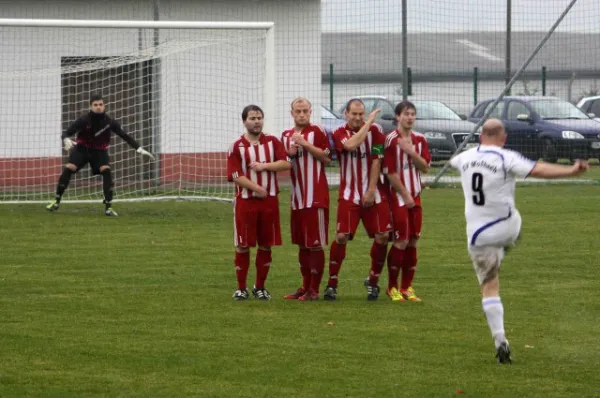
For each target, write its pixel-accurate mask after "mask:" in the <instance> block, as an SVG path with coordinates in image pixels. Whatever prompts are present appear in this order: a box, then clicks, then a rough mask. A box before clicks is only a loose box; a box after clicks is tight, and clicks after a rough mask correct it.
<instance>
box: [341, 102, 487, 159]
mask: <svg viewBox="0 0 600 398" xmlns="http://www.w3.org/2000/svg"><path fill="white" fill-rule="evenodd" d="M354 98H359V99H360V100H361V101H363V103H364V104H365V108H366V109H365V113H366V114H367V115H368V114H369V113H370V112H371V111H372V110H374V109H381V112H380V113H379V116H378V118H377V120H376V122H377V123H379V124H380V125H381V127H382V128H383V130H384V132H385V133H386V134H388V133H390V132H391V131H393V130H395V129H396V127H397V123H396V119H395V117H394V109H395V107H396V104H397V103H398V102H400V101H401V99H390V98H387V97H382V96H375V95H368V96H357V97H354ZM411 102H412V103H414V104H415V107H416V108H417V121H416V123H415V125H414V130H415V131H418V132H420V133H422V134H423V135H425V138H426V139H427V143H428V144H429V150H430V152H431V157H432V159H433V160H447V159H450V157H451V156H452V155H453V154H454V153H455V152H456V150H457V148H458V146H459V145H460V144H461V143H462V142H463V141H464V140H465V139H466V138H467V137H468V136H469V134H471V132H472V131H473V129H474V128H475V123H472V122H469V121H466V120H463V119H466V116H462V117H461V116H460V115H458V114H457V113H456V112H454V111H453V110H452V109H450V108H449V107H448V106H447V105H446V104H444V103H443V102H440V101H428V100H411ZM344 108H345V105H344V107H343V108H341V110H342V111H343V109H344ZM478 144H479V134H478V133H475V134H474V135H473V136H472V137H471V139H470V140H469V142H468V143H467V144H466V145H465V149H468V148H471V147H473V146H477V145H478Z"/></svg>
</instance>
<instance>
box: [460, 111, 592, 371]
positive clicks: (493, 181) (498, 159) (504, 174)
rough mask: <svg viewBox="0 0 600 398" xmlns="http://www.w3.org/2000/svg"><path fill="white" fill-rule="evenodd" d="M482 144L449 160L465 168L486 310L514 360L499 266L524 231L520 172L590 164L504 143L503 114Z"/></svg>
mask: <svg viewBox="0 0 600 398" xmlns="http://www.w3.org/2000/svg"><path fill="white" fill-rule="evenodd" d="M480 140H481V145H480V146H479V147H477V148H473V149H470V150H468V151H465V152H462V153H460V154H459V155H456V156H455V157H453V158H452V159H451V160H450V164H451V165H452V167H454V168H456V169H458V171H460V174H461V184H462V188H463V192H464V195H465V217H466V221H467V240H468V250H469V254H470V256H471V261H472V262H473V267H474V268H475V273H476V274H477V279H478V280H479V285H480V287H481V295H482V305H483V311H484V312H485V315H486V318H487V321H488V325H489V327H490V331H491V333H492V337H493V338H494V344H495V346H496V357H497V358H498V361H499V362H500V363H504V364H508V363H511V362H512V360H511V357H510V348H509V344H508V340H507V339H506V334H505V331H504V308H503V306H502V301H501V300H500V286H499V277H498V272H499V270H500V265H501V262H502V259H503V257H504V251H505V249H506V248H508V247H510V246H513V245H514V244H515V243H516V241H517V238H518V237H519V233H520V231H521V216H520V214H519V212H518V211H517V208H516V207H515V187H516V177H523V178H524V177H528V176H533V177H538V178H556V177H569V176H576V175H579V174H581V173H583V172H585V171H586V170H587V169H588V164H587V162H585V161H581V160H577V161H576V162H575V164H574V165H573V166H561V165H554V164H549V163H538V162H534V161H532V160H529V159H526V158H525V157H523V156H522V155H521V154H519V153H518V152H515V151H512V150H509V149H504V148H503V146H504V143H505V142H506V131H505V130H504V125H503V124H502V122H501V121H500V120H497V119H489V120H487V121H486V122H485V123H484V124H483V128H482V132H481V137H480Z"/></svg>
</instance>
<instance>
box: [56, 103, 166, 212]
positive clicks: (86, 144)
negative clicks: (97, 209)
mask: <svg viewBox="0 0 600 398" xmlns="http://www.w3.org/2000/svg"><path fill="white" fill-rule="evenodd" d="M112 133H115V134H116V135H118V136H119V137H121V138H122V139H123V140H125V141H126V142H127V143H128V144H129V145H130V146H131V147H133V148H135V149H136V150H137V152H138V153H139V154H141V155H143V156H148V157H149V158H150V159H152V160H154V156H153V155H152V154H151V153H150V152H148V151H146V150H145V149H143V148H142V147H141V146H140V144H138V142H137V141H136V140H135V139H133V137H131V136H129V135H128V134H127V133H125V132H124V131H123V129H122V128H121V125H120V124H119V123H118V122H117V121H116V120H113V119H111V118H110V117H109V116H108V115H107V114H106V113H105V112H104V99H103V98H102V96H100V95H92V96H91V98H90V111H89V112H88V113H87V114H85V115H82V116H80V117H79V118H77V120H75V122H73V123H72V124H71V125H70V126H69V128H68V129H67V130H66V131H65V132H64V133H63V134H62V136H61V138H62V141H63V144H64V149H65V150H66V151H67V152H70V154H69V160H68V161H67V165H66V166H65V168H64V169H63V171H62V173H61V175H60V177H59V178H58V184H57V186H56V199H55V200H54V201H52V203H50V204H49V205H47V206H46V209H47V210H48V211H56V210H58V208H59V206H60V200H61V198H62V196H63V194H64V193H65V190H66V189H67V186H68V185H69V181H71V177H72V176H73V174H75V173H77V172H78V171H79V170H81V168H82V167H85V165H86V164H88V163H89V164H90V167H91V169H92V172H93V173H94V175H98V174H101V175H102V180H103V181H102V182H103V184H102V188H103V191H104V201H103V203H104V205H105V210H104V214H106V215H107V216H113V217H115V216H117V213H116V212H115V211H114V210H113V209H112V207H111V206H112V200H113V189H114V182H113V175H112V171H111V169H110V165H109V161H108V146H109V145H110V138H111V134H112ZM75 134H77V138H76V139H75V140H72V139H71V138H70V137H72V136H74V135H75Z"/></svg>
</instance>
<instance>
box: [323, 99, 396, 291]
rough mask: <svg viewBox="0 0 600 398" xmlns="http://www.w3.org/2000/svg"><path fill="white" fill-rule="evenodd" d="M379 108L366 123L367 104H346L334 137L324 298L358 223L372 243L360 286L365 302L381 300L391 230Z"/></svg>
mask: <svg viewBox="0 0 600 398" xmlns="http://www.w3.org/2000/svg"><path fill="white" fill-rule="evenodd" d="M379 112H380V111H379V110H378V109H377V110H374V111H373V112H371V114H370V115H369V117H368V118H367V120H365V106H364V104H363V102H362V101H361V100H360V99H352V100H350V101H349V102H348V103H347V105H346V109H345V111H344V115H345V117H346V120H347V123H346V124H345V125H344V126H341V127H339V128H338V129H337V130H336V131H335V132H334V133H333V141H334V145H335V150H336V152H337V154H338V159H339V162H340V187H339V195H338V207H337V222H336V237H335V240H334V241H333V242H332V243H331V248H330V252H329V280H328V281H327V287H326V289H325V294H324V298H325V299H326V300H336V298H337V295H338V282H339V273H340V269H341V266H342V263H343V261H344V259H345V257H346V245H347V243H348V241H349V240H352V239H353V237H354V235H355V233H356V230H357V228H358V224H359V223H360V222H362V224H363V226H364V227H365V230H366V231H367V234H368V236H369V237H370V238H371V239H373V243H372V245H371V250H370V257H371V270H370V274H369V277H368V278H367V280H366V281H365V283H364V285H365V286H366V288H367V300H377V298H378V297H379V285H378V283H379V275H380V274H381V270H382V269H383V266H384V264H385V258H386V254H387V243H388V236H389V232H390V231H391V217H390V208H389V203H388V200H387V196H388V194H387V186H386V184H384V180H383V176H381V160H382V159H383V147H384V142H385V137H384V135H383V130H382V128H381V126H379V125H378V124H376V123H375V119H376V118H377V115H378V114H379Z"/></svg>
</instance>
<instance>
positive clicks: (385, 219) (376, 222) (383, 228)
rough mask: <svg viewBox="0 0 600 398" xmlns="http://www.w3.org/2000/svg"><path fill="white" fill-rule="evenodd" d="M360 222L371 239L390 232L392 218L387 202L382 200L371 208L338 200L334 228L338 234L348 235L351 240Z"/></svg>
mask: <svg viewBox="0 0 600 398" xmlns="http://www.w3.org/2000/svg"><path fill="white" fill-rule="evenodd" d="M361 220H362V223H363V225H364V227H365V230H366V231H367V234H368V235H369V238H371V239H373V238H374V237H375V235H376V234H382V233H388V232H390V231H391V230H392V217H391V215H390V205H389V203H388V201H387V200H384V201H382V202H381V203H376V204H374V205H373V206H371V207H363V206H361V205H357V204H355V203H352V202H350V201H348V200H343V199H342V200H338V208H337V227H336V232H337V233H338V234H349V235H350V239H352V238H353V237H354V234H355V233H356V229H357V228H358V223H359V221H361Z"/></svg>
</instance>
